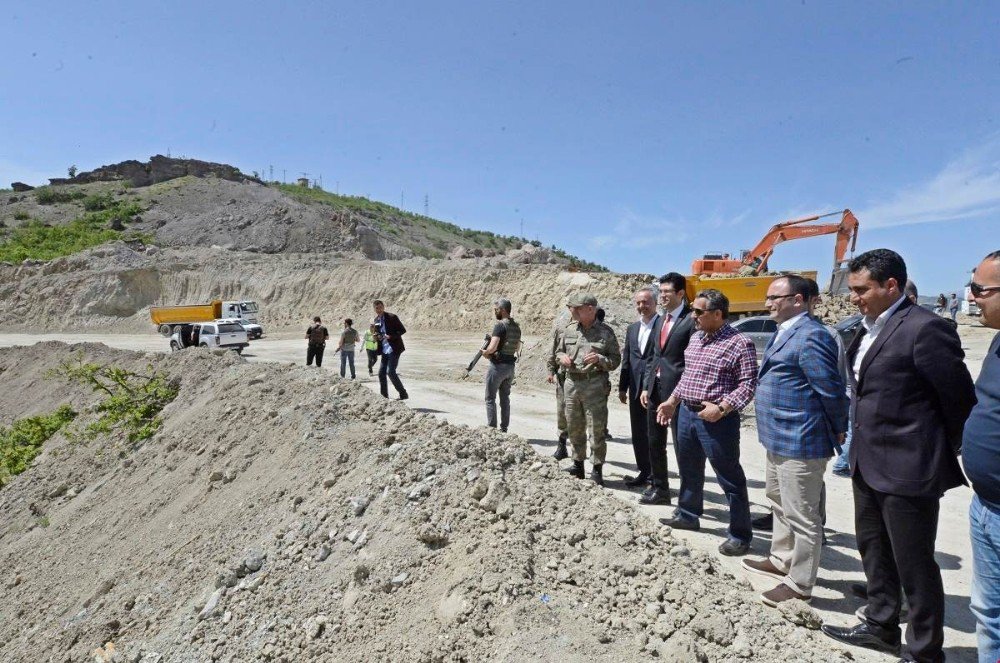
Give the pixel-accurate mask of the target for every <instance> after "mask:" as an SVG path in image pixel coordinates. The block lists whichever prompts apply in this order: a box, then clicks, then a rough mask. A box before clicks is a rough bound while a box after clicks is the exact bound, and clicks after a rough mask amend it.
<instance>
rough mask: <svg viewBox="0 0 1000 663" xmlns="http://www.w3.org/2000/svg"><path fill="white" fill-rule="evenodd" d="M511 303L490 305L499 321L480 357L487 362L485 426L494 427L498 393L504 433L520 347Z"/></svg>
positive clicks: (519, 334) (519, 330)
mask: <svg viewBox="0 0 1000 663" xmlns="http://www.w3.org/2000/svg"><path fill="white" fill-rule="evenodd" d="M510 309H511V305H510V300H509V299H503V298H500V299H498V300H496V301H495V302H493V315H494V316H495V317H496V319H497V320H498V322H497V323H496V324H495V325H493V333H492V335H491V336H490V343H489V345H487V346H486V349H485V350H483V356H484V357H486V358H487V359H489V360H490V367H489V370H487V371H486V425H487V426H489V427H491V428H496V427H497V403H496V398H497V393H499V394H500V430H502V431H503V432H505V433H506V432H507V426H509V425H510V388H511V386H512V385H513V384H514V364H515V362H517V351H518V349H519V348H520V346H521V327H520V326H519V325H518V324H517V323H516V322H514V320H513V319H512V318H511V317H510Z"/></svg>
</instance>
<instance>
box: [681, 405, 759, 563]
mask: <svg viewBox="0 0 1000 663" xmlns="http://www.w3.org/2000/svg"><path fill="white" fill-rule="evenodd" d="M676 416H677V417H678V420H677V449H676V451H677V471H678V473H679V474H680V475H681V488H680V494H679V495H678V498H677V515H679V516H680V517H682V518H687V519H689V520H692V521H694V522H697V521H698V519H699V518H700V517H701V514H702V512H703V509H704V504H705V459H706V458H707V459H708V462H709V463H711V464H712V469H713V470H715V476H716V477H717V478H718V480H719V485H720V486H721V487H722V491H723V492H724V493H725V494H726V501H727V502H729V536H730V537H731V538H733V539H736V540H738V541H740V542H741V543H750V540H751V539H752V538H753V530H752V529H751V528H750V497H749V496H748V495H747V477H746V474H744V473H743V466H742V465H740V418H739V416H737V415H736V414H730V415H729V416H728V417H723V418H722V419H720V420H719V421H716V422H715V423H710V422H708V421H704V420H702V419H699V418H698V415H697V414H695V413H694V412H692V411H691V410H689V409H688V408H687V406H685V405H681V406H679V408H678V412H677V415H676Z"/></svg>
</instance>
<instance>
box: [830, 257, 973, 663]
mask: <svg viewBox="0 0 1000 663" xmlns="http://www.w3.org/2000/svg"><path fill="white" fill-rule="evenodd" d="M847 283H848V287H849V288H850V291H851V301H852V302H853V303H854V304H855V305H856V306H857V307H858V309H859V310H860V312H861V314H862V315H863V316H864V318H862V321H861V324H862V331H861V332H860V333H858V335H857V336H855V337H854V339H853V341H852V342H851V344H850V347H849V348H848V351H847V359H848V361H849V362H850V364H851V374H850V377H851V380H852V381H853V382H852V386H853V388H854V397H853V399H852V401H851V408H852V410H853V412H852V417H853V421H854V441H853V442H852V443H851V452H850V463H851V478H852V481H853V486H854V522H855V525H856V532H855V535H856V538H857V544H858V552H860V553H861V564H862V566H863V567H864V571H865V578H866V579H867V581H868V585H867V596H868V604H867V605H866V606H865V610H864V613H863V614H864V619H863V620H862V621H860V622H859V623H857V624H855V625H853V626H848V627H838V626H833V625H832V624H824V625H823V626H822V630H823V632H824V633H825V634H827V635H828V636H830V637H831V638H833V639H835V640H838V641H840V642H843V643H846V644H849V645H856V646H860V647H867V648H869V649H876V650H878V651H884V652H889V653H891V654H894V655H897V656H898V655H900V651H901V638H900V629H899V624H900V610H901V608H902V596H903V591H904V590H905V592H906V598H907V599H908V600H909V603H910V622H909V624H908V626H907V629H906V645H905V647H904V648H902V657H903V658H904V659H905V660H908V661H943V660H944V653H943V650H942V647H943V645H944V610H945V595H944V588H943V585H942V581H941V569H940V568H939V567H938V564H937V561H935V559H934V548H935V541H936V539H937V526H938V515H939V513H940V502H941V496H942V494H943V493H944V492H945V491H946V490H948V489H950V488H954V487H955V486H959V485H962V484H963V483H965V479H964V477H963V475H962V470H961V468H960V467H959V464H958V460H957V454H958V452H959V448H960V447H961V444H962V430H963V428H964V425H965V420H966V418H967V417H968V416H969V411H970V410H971V409H972V406H973V404H974V403H975V400H976V395H975V390H974V387H973V384H972V378H971V376H970V375H969V369H968V368H966V366H965V362H964V361H963V360H964V356H965V355H964V353H963V352H962V345H961V342H960V341H959V338H958V334H957V333H956V332H955V330H954V328H952V326H951V325H949V324H948V323H947V322H946V321H944V320H942V319H941V318H939V317H938V316H936V315H934V314H933V313H931V312H930V311H927V310H925V309H923V308H921V307H919V306H914V305H913V303H912V302H910V300H909V299H907V298H906V297H905V296H904V295H903V285H905V284H906V263H905V262H904V261H903V259H902V257H900V256H899V254H897V253H895V252H894V251H890V250H888V249H875V250H873V251H868V252H866V253H862V254H861V255H859V256H857V257H856V258H854V259H853V260H851V262H850V264H849V265H848V275H847Z"/></svg>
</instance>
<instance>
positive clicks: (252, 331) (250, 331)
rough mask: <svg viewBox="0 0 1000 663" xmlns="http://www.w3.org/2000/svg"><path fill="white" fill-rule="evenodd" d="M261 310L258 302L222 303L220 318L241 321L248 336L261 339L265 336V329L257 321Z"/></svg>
mask: <svg viewBox="0 0 1000 663" xmlns="http://www.w3.org/2000/svg"><path fill="white" fill-rule="evenodd" d="M259 311H260V309H259V308H258V307H257V302H252V301H248V300H247V301H239V302H222V310H221V311H220V312H219V315H220V317H223V318H227V319H231V320H239V322H240V324H241V325H243V328H244V329H246V330H247V336H248V337H249V338H251V339H255V338H261V337H262V336H263V335H264V328H263V327H261V326H260V322H259V321H258V319H257V314H258V312H259Z"/></svg>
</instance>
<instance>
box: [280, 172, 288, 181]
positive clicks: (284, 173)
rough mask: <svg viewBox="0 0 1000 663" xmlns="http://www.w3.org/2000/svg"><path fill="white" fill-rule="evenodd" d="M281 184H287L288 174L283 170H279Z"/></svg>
mask: <svg viewBox="0 0 1000 663" xmlns="http://www.w3.org/2000/svg"><path fill="white" fill-rule="evenodd" d="M281 183H282V184H288V173H287V171H286V170H285V169H284V168H282V169H281Z"/></svg>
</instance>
